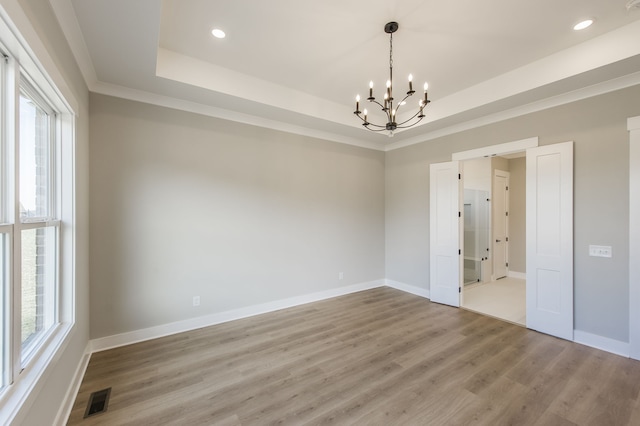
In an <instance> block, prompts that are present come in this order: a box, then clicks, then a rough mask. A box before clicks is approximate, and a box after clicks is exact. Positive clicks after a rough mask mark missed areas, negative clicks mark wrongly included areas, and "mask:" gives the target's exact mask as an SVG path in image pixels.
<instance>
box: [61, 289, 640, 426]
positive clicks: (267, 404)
mask: <svg viewBox="0 0 640 426" xmlns="http://www.w3.org/2000/svg"><path fill="white" fill-rule="evenodd" d="M107 387H112V391H111V400H110V403H109V409H108V411H107V412H106V413H103V414H100V415H97V416H95V417H92V418H88V419H85V420H83V419H82V416H83V414H84V410H85V406H86V404H87V400H88V396H89V393H90V392H94V391H97V390H101V389H103V388H107ZM639 392H640V362H637V361H633V360H629V359H626V358H622V357H619V356H616V355H612V354H609V353H606V352H602V351H599V350H596V349H592V348H588V347H586V346H582V345H579V344H575V343H572V342H568V341H564V340H560V339H556V338H553V337H550V336H547V335H543V334H540V333H536V332H534V331H530V330H527V329H525V328H523V327H520V326H517V325H514V324H509V323H507V322H503V321H500V320H496V319H493V318H490V317H486V316H482V315H478V314H476V313H473V312H470V311H466V310H462V309H455V308H450V307H447V306H442V305H438V304H435V303H431V302H429V301H428V300H426V299H423V298H421V297H418V296H413V295H409V294H406V293H403V292H400V291H397V290H393V289H390V288H379V289H374V290H369V291H365V292H361V293H355V294H352V295H348V296H343V297H339V298H335V299H331V300H326V301H322V302H317V303H313V304H308V305H303V306H299V307H295V308H291V309H286V310H282V311H278V312H274V313H269V314H265V315H260V316H256V317H252V318H248V319H243V320H238V321H233V322H229V323H225V324H221V325H217V326H212V327H208V328H204V329H200V330H195V331H192V332H187V333H182V334H178V335H174V336H170V337H165V338H162V339H156V340H152V341H148V342H143V343H139V344H135V345H131V346H127V347H122V348H118V349H113V350H109V351H104V352H100V353H96V354H94V355H93V356H92V358H91V361H90V364H89V367H88V369H87V372H86V375H85V377H84V381H83V383H82V386H81V388H80V391H79V393H78V396H77V399H76V403H75V406H74V409H73V412H72V413H71V417H70V419H69V424H70V425H98V424H101V425H136V426H141V425H169V424H170V425H268V424H287V425H301V424H337V425H345V424H361V425H471V424H473V425H574V424H578V425H639V424H640V400H639V399H638V394H639Z"/></svg>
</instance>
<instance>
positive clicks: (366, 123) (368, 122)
mask: <svg viewBox="0 0 640 426" xmlns="http://www.w3.org/2000/svg"><path fill="white" fill-rule="evenodd" d="M356 116H357V117H358V118H359V119H360V120H362V122H363V123H365V124H364V125H365V126H376V127H381V128H382V129H385V128H386V126H381V125H379V124H375V123H371V122H370V121H367V120H365V119H364V118H362V116H361V115H360V114H356ZM370 130H371V129H370ZM375 131H376V132H377V131H378V130H375Z"/></svg>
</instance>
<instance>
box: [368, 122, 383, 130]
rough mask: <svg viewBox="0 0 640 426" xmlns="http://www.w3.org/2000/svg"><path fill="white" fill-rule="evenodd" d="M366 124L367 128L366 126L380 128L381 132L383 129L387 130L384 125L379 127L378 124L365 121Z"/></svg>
mask: <svg viewBox="0 0 640 426" xmlns="http://www.w3.org/2000/svg"><path fill="white" fill-rule="evenodd" d="M366 123H367V127H368V126H374V127H380V128H381V129H382V130H385V129H386V128H387V126H386V125H384V126H381V125H379V124H376V123H372V122H370V121H367V122H366Z"/></svg>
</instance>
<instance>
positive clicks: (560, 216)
mask: <svg viewBox="0 0 640 426" xmlns="http://www.w3.org/2000/svg"><path fill="white" fill-rule="evenodd" d="M526 175H527V327H528V328H531V329H533V330H537V331H540V332H543V333H547V334H551V335H553V336H557V337H561V338H563V339H568V340H573V142H566V143H560V144H555V145H546V146H541V147H537V148H530V149H528V150H527V171H526Z"/></svg>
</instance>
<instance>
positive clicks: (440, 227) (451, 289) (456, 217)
mask: <svg viewBox="0 0 640 426" xmlns="http://www.w3.org/2000/svg"><path fill="white" fill-rule="evenodd" d="M430 173H431V174H430V200H431V202H430V215H431V219H430V223H431V228H430V233H429V234H430V272H429V276H430V293H431V301H433V302H437V303H444V304H446V305H451V306H460V270H461V268H462V262H461V258H462V256H461V255H460V247H461V246H460V224H461V219H460V214H461V213H460V212H461V210H460V184H461V180H460V174H459V173H460V169H459V163H458V161H452V162H450V163H437V164H432V165H431V170H430Z"/></svg>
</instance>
